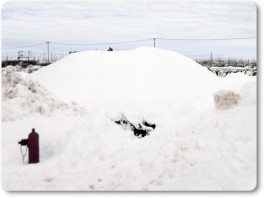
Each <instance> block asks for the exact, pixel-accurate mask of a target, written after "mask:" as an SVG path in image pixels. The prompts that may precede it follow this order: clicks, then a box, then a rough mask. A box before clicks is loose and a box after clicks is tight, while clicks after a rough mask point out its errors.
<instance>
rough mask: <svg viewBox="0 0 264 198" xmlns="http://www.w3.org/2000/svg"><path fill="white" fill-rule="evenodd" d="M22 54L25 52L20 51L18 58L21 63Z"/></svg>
mask: <svg viewBox="0 0 264 198" xmlns="http://www.w3.org/2000/svg"><path fill="white" fill-rule="evenodd" d="M22 52H24V51H18V57H17V59H18V61H20V58H22V57H23V55H22Z"/></svg>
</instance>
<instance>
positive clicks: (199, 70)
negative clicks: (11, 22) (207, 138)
mask: <svg viewBox="0 0 264 198" xmlns="http://www.w3.org/2000/svg"><path fill="white" fill-rule="evenodd" d="M30 77H31V78H32V79H34V80H37V81H38V82H39V83H40V84H42V85H44V86H45V87H46V88H47V89H48V90H49V91H51V92H52V93H53V94H55V95H56V96H57V97H59V98H63V99H64V100H65V99H67V100H69V101H70V100H74V101H77V102H80V103H84V102H85V103H88V102H94V103H111V102H112V103H113V102H114V103H129V102H144V101H145V102H149V101H162V100H167V99H175V98H179V97H180V98H182V97H189V96H197V95H202V94H203V93H204V92H206V93H208V90H209V91H212V90H213V88H215V86H217V85H219V82H218V78H217V77H216V76H215V75H214V74H212V73H211V72H209V71H208V70H207V69H205V68H204V67H202V66H201V65H199V64H198V63H196V62H194V61H193V60H191V59H189V58H187V57H185V56H183V55H181V54H178V53H176V52H172V51H167V50H162V49H157V48H145V47H144V48H137V49H135V50H130V51H113V52H108V51H86V52H79V53H75V54H71V55H69V56H67V57H65V58H63V59H62V60H60V61H58V62H56V63H54V64H51V65H50V66H48V67H46V68H44V69H41V70H39V71H37V72H34V73H33V74H31V75H30Z"/></svg>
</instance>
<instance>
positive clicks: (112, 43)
mask: <svg viewBox="0 0 264 198" xmlns="http://www.w3.org/2000/svg"><path fill="white" fill-rule="evenodd" d="M244 39H256V37H255V36H249V37H233V38H146V39H140V40H128V41H119V42H107V43H57V42H50V43H51V44H55V45H86V46H88V45H116V44H125V43H136V42H143V41H151V40H153V41H154V46H155V41H156V40H175V41H176V40H181V41H184V40H186V41H188V40H189V41H196V40H197V41H206V40H244ZM44 44H47V42H44V43H37V44H32V45H25V46H20V47H11V48H3V49H6V50H8V49H21V48H28V47H34V46H40V45H44Z"/></svg>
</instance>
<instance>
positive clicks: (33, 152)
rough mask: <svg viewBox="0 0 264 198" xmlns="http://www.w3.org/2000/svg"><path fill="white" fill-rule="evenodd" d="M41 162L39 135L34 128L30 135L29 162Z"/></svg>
mask: <svg viewBox="0 0 264 198" xmlns="http://www.w3.org/2000/svg"><path fill="white" fill-rule="evenodd" d="M38 162H39V135H38V133H36V132H35V129H32V132H31V133H30V134H29V135H28V163H29V164H30V163H38Z"/></svg>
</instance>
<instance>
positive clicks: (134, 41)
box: [51, 38, 152, 45]
mask: <svg viewBox="0 0 264 198" xmlns="http://www.w3.org/2000/svg"><path fill="white" fill-rule="evenodd" d="M149 40H152V38H149V39H140V40H130V41H119V42H110V43H57V42H51V43H52V44H56V45H115V44H123V43H136V42H142V41H149Z"/></svg>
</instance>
